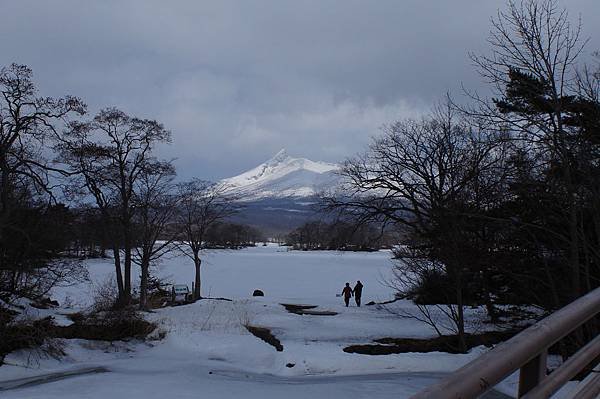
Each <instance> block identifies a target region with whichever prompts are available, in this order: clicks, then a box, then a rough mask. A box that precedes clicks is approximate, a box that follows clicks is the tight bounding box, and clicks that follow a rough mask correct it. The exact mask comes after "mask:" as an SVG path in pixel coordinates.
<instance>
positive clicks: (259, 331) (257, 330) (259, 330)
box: [245, 325, 283, 352]
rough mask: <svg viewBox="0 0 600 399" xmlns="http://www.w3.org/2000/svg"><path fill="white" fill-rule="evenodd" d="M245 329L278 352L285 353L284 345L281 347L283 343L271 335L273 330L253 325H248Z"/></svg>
mask: <svg viewBox="0 0 600 399" xmlns="http://www.w3.org/2000/svg"><path fill="white" fill-rule="evenodd" d="M245 327H246V329H247V330H248V331H250V333H251V334H252V335H254V336H255V337H257V338H260V339H262V340H263V341H265V342H266V343H267V344H269V345H271V346H272V347H274V348H275V349H277V351H278V352H283V345H281V342H280V341H279V340H278V339H277V338H276V337H275V336H274V335H273V334H272V333H271V330H269V329H268V328H266V327H257V326H251V325H247V326H245Z"/></svg>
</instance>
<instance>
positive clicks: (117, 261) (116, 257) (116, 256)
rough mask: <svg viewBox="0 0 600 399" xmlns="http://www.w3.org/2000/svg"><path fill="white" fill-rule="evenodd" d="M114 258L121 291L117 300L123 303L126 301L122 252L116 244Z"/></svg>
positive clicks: (119, 290)
mask: <svg viewBox="0 0 600 399" xmlns="http://www.w3.org/2000/svg"><path fill="white" fill-rule="evenodd" d="M113 258H114V262H115V274H116V280H117V290H118V293H119V297H118V298H117V302H118V303H119V304H121V305H122V304H123V303H124V301H125V297H124V292H123V272H122V271H121V254H120V252H119V247H118V246H117V245H116V244H115V245H113Z"/></svg>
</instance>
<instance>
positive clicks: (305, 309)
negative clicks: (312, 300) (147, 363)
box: [281, 303, 337, 316]
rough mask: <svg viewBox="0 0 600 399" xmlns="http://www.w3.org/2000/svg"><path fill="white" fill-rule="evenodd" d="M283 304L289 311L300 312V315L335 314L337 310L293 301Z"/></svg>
mask: <svg viewBox="0 0 600 399" xmlns="http://www.w3.org/2000/svg"><path fill="white" fill-rule="evenodd" d="M281 306H283V307H284V308H285V309H286V310H287V311H288V312H290V313H294V314H299V315H312V316H335V315H337V312H332V311H330V310H315V309H316V308H317V305H295V304H291V303H282V304H281Z"/></svg>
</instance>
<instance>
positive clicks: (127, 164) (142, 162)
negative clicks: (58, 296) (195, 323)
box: [59, 108, 171, 303]
mask: <svg viewBox="0 0 600 399" xmlns="http://www.w3.org/2000/svg"><path fill="white" fill-rule="evenodd" d="M170 140H171V133H170V132H169V131H168V130H166V129H165V128H164V127H163V125H162V124H160V123H158V122H156V121H153V120H148V119H139V118H135V117H131V116H129V115H127V114H126V113H124V112H123V111H120V110H118V109H116V108H107V109H104V110H102V111H100V112H99V113H98V114H97V115H96V116H95V117H94V118H93V119H92V120H90V121H87V122H82V123H72V124H71V125H70V129H69V131H68V132H67V133H66V134H65V138H64V140H62V142H61V144H60V146H59V150H60V153H61V160H62V162H64V163H66V164H68V165H69V166H70V167H71V170H72V172H74V173H78V176H79V177H80V179H79V186H80V187H81V188H83V189H85V190H86V191H87V192H88V193H89V194H91V196H92V197H93V198H94V200H95V202H96V205H97V206H98V208H99V209H100V211H101V213H102V216H103V218H104V220H105V226H106V228H108V226H114V225H116V226H118V227H119V230H120V234H118V235H114V234H113V235H112V236H113V237H115V236H116V237H118V238H119V239H120V240H121V241H122V247H123V252H124V257H125V259H124V262H123V265H121V257H120V246H121V245H120V244H121V243H120V242H118V241H116V240H113V256H114V263H115V271H116V279H117V286H118V290H119V298H120V302H122V303H127V302H129V300H130V298H131V262H132V250H133V244H134V237H133V236H132V233H133V231H132V227H133V226H132V219H133V217H134V204H133V198H134V194H135V185H136V183H137V182H138V180H139V178H140V176H141V175H142V174H143V173H144V171H145V170H146V168H147V167H148V165H149V163H152V162H154V161H155V160H154V157H153V155H152V151H153V149H154V147H155V146H156V145H157V144H159V143H165V142H170ZM121 266H123V271H121Z"/></svg>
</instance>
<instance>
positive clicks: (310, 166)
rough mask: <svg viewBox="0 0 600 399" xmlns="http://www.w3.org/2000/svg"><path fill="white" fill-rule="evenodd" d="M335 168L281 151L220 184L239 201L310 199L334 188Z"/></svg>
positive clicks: (328, 164) (335, 179) (336, 177)
mask: <svg viewBox="0 0 600 399" xmlns="http://www.w3.org/2000/svg"><path fill="white" fill-rule="evenodd" d="M338 169H339V166H338V165H336V164H332V163H326V162H314V161H311V160H309V159H305V158H292V157H290V156H289V155H287V153H286V152H285V150H281V151H279V152H278V153H277V154H276V155H275V156H274V157H273V158H271V159H270V160H268V161H267V162H265V163H263V164H260V165H258V166H257V167H256V168H254V169H251V170H249V171H247V172H244V173H242V174H240V175H238V176H235V177H230V178H227V179H224V180H222V181H221V182H222V183H223V184H226V185H228V186H230V187H231V188H230V189H229V192H230V193H232V194H236V195H240V196H241V197H242V200H257V199H263V198H288V197H310V196H312V195H315V194H316V193H318V192H320V191H322V190H324V189H327V188H331V187H332V186H335V185H337V184H338V182H339V180H340V178H339V176H338V175H337V174H336V173H335V172H336V171H337V170H338Z"/></svg>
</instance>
